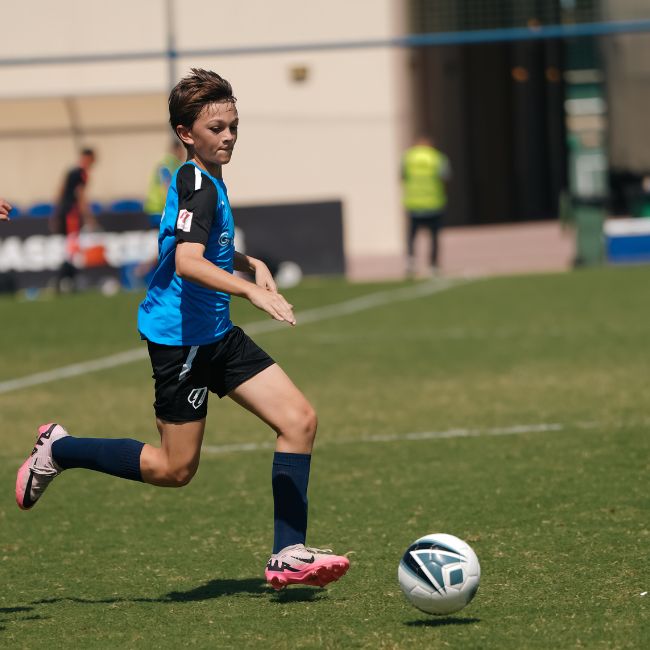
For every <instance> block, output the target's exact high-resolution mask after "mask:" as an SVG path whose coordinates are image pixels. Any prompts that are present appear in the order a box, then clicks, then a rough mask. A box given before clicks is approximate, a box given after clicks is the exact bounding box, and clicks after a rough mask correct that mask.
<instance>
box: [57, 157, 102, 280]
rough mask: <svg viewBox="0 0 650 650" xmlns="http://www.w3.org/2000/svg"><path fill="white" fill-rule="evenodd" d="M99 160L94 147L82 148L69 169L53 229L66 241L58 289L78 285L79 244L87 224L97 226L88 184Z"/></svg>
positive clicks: (89, 227) (93, 228)
mask: <svg viewBox="0 0 650 650" xmlns="http://www.w3.org/2000/svg"><path fill="white" fill-rule="evenodd" d="M95 161H96V155H95V151H94V150H93V149H89V148H86V149H82V150H81V152H80V154H79V162H78V164H77V165H76V166H75V167H73V168H72V169H70V170H69V171H68V172H66V175H65V178H64V180H63V185H62V186H61V191H60V192H59V196H58V199H57V205H56V210H55V211H54V217H53V222H52V230H53V232H55V233H57V234H61V235H65V238H66V242H65V261H64V262H63V264H62V265H61V268H60V269H59V271H58V274H57V277H56V290H57V292H61V291H66V290H71V289H73V288H74V287H75V281H76V277H77V273H78V272H79V269H78V268H77V266H76V264H75V257H76V256H77V255H78V254H79V252H80V250H81V249H80V243H79V234H80V232H81V229H82V228H83V227H86V228H88V229H90V230H96V229H97V220H96V219H95V217H94V215H93V213H92V211H91V208H90V205H89V203H88V199H87V197H86V185H87V184H88V180H89V175H90V170H91V168H92V166H93V165H94V164H95Z"/></svg>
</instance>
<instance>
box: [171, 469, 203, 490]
mask: <svg viewBox="0 0 650 650" xmlns="http://www.w3.org/2000/svg"><path fill="white" fill-rule="evenodd" d="M196 470H197V467H196V466H193V465H185V466H183V467H176V468H173V469H170V470H169V472H168V475H167V478H168V480H169V484H170V486H171V487H184V486H185V485H187V484H188V483H189V482H190V481H191V480H192V479H193V478H194V475H195V474H196Z"/></svg>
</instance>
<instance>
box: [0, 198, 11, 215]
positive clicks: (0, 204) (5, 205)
mask: <svg viewBox="0 0 650 650" xmlns="http://www.w3.org/2000/svg"><path fill="white" fill-rule="evenodd" d="M11 207H12V206H11V203H9V202H8V201H5V200H4V199H3V198H0V221H9V213H10V212H11Z"/></svg>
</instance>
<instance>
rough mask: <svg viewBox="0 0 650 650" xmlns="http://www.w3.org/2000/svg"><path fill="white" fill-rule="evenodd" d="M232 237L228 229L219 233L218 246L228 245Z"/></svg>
mask: <svg viewBox="0 0 650 650" xmlns="http://www.w3.org/2000/svg"><path fill="white" fill-rule="evenodd" d="M231 241H232V239H231V238H230V234H229V233H228V231H227V230H226V231H224V232H222V233H221V235H219V246H229V245H230V242H231Z"/></svg>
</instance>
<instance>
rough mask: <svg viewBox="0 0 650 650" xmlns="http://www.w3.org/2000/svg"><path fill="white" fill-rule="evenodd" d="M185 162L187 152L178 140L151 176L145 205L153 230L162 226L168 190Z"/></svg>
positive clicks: (158, 163)
mask: <svg viewBox="0 0 650 650" xmlns="http://www.w3.org/2000/svg"><path fill="white" fill-rule="evenodd" d="M184 160H185V150H184V148H183V145H182V144H181V141H180V140H178V139H177V138H174V140H173V141H172V143H171V146H170V149H169V151H168V152H167V153H166V154H165V155H164V156H163V157H162V158H161V159H160V160H159V161H158V162H157V163H156V167H155V169H154V170H153V172H152V174H151V179H150V181H149V190H148V192H147V200H146V201H145V203H144V211H145V212H146V213H147V214H148V215H149V221H150V223H151V227H152V228H158V227H159V226H160V218H161V217H162V213H163V210H164V209H165V201H166V200H167V190H168V189H169V185H170V183H171V182H172V178H173V176H174V172H175V171H176V170H177V169H178V168H179V167H180V166H181V164H182V162H183V161H184Z"/></svg>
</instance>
